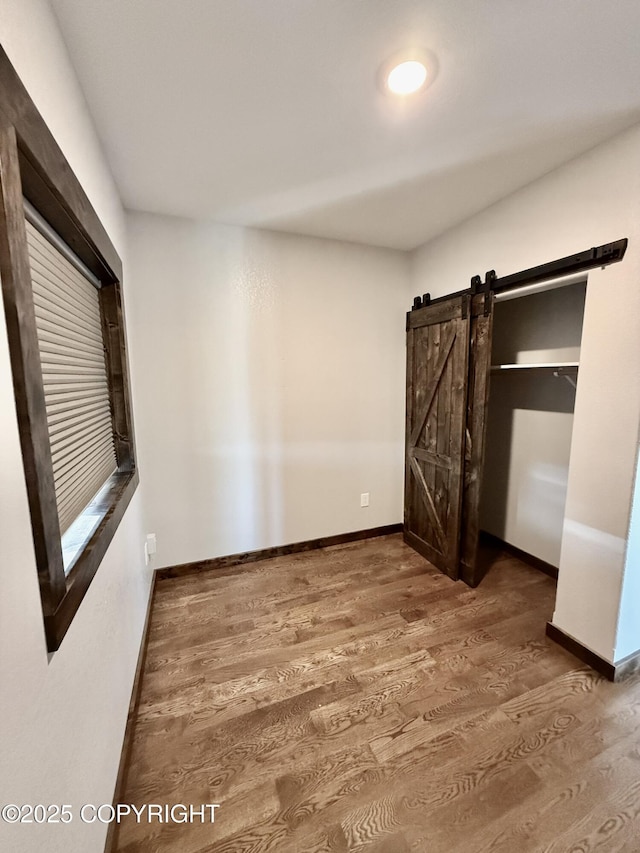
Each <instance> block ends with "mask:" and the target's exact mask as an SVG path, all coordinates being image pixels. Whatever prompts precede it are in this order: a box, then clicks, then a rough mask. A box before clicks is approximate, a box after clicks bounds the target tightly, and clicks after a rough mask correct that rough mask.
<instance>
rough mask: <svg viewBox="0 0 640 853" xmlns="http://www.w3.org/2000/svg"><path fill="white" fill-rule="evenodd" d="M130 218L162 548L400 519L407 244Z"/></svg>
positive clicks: (179, 556)
mask: <svg viewBox="0 0 640 853" xmlns="http://www.w3.org/2000/svg"><path fill="white" fill-rule="evenodd" d="M128 229H129V230H128V234H129V247H130V270H131V275H132V278H133V280H134V281H135V288H132V289H131V291H130V297H131V310H130V312H129V324H130V330H131V332H132V336H133V339H134V341H135V350H136V364H137V368H138V370H139V372H140V374H141V375H144V377H145V382H144V386H141V387H140V388H138V389H137V421H136V429H137V435H138V443H139V450H140V465H141V472H142V476H143V477H144V479H145V484H146V491H145V494H146V503H145V523H146V525H147V529H148V530H149V531H152V532H155V533H156V534H157V537H158V554H157V558H156V560H155V562H156V564H157V565H158V566H165V565H171V564H176V563H182V562H188V561H192V560H200V559H206V558H209V557H215V556H219V555H223V554H229V553H236V552H241V551H246V550H252V549H259V548H265V547H268V546H273V545H280V544H284V543H291V542H297V541H301V540H305V539H311V538H316V537H321V536H326V535H331V534H336V533H344V532H349V531H354V530H361V529H366V528H371V527H376V526H378V525H384V524H391V523H395V522H400V521H401V520H402V484H403V461H402V460H403V440H404V437H403V435H404V434H403V430H404V311H405V307H406V306H405V292H406V278H407V275H408V269H407V263H408V259H407V256H406V255H404V254H402V253H400V252H395V251H391V250H386V249H374V248H367V247H363V246H357V245H354V244H348V243H340V242H334V241H331V240H320V239H312V238H307V237H300V236H295V235H286V234H277V233H274V232H268V231H258V230H251V229H242V228H235V227H225V226H217V225H211V224H206V223H197V222H193V221H190V220H184V219H176V218H169V217H160V216H154V215H149V214H131V215H130V216H129V219H128ZM362 492H369V493H370V496H371V499H370V506H369V507H368V508H367V509H361V508H360V494H361V493H362Z"/></svg>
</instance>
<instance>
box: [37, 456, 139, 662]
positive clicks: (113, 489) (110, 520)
mask: <svg viewBox="0 0 640 853" xmlns="http://www.w3.org/2000/svg"><path fill="white" fill-rule="evenodd" d="M138 482H139V477H138V472H137V471H134V472H130V473H115V474H112V475H111V477H110V478H109V479H108V480H107V482H106V484H105V485H104V486H103V488H102V489H101V490H100V492H99V493H98V495H96V497H95V498H94V500H93V501H92V502H91V504H90V505H89V507H88V508H87V509H89V508H90V509H91V513H92V514H95V515H97V516H98V517H99V518H100V520H99V523H98V524H97V526H96V528H95V530H94V531H93V533H91V535H90V537H89V538H88V540H87V542H86V544H84V546H83V547H81V549H80V550H79V549H75V550H79V553H78V555H77V557H75V559H74V561H73V564H72V565H71V567H70V570H69V573H68V575H67V577H66V592H65V594H64V596H63V598H62V600H61V601H60V604H59V605H58V607H57V608H56V610H55V612H53V613H51V614H49V615H48V616H47V617H46V619H45V625H46V633H47V645H48V650H49V651H50V652H54V651H56V650H57V649H58V648H59V647H60V643H61V642H62V640H63V638H64V636H65V634H66V632H67V630H68V628H69V625H70V624H71V620H72V619H73V617H74V616H75V614H76V612H77V610H78V608H79V607H80V604H81V602H82V599H83V598H84V596H85V593H86V592H87V589H88V588H89V584H90V583H91V581H92V579H93V577H94V575H95V573H96V571H97V570H98V566H99V565H100V562H101V560H102V558H103V557H104V555H105V553H106V551H107V548H108V547H109V545H110V544H111V540H112V539H113V537H114V534H115V532H116V530H117V528H118V525H119V524H120V521H121V520H122V517H123V516H124V513H125V510H126V509H127V507H128V505H129V502H130V501H131V498H132V497H133V494H134V492H135V490H136V488H137V487H138Z"/></svg>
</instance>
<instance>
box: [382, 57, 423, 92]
mask: <svg viewBox="0 0 640 853" xmlns="http://www.w3.org/2000/svg"><path fill="white" fill-rule="evenodd" d="M426 81H427V69H426V68H425V66H424V65H423V64H422V62H419V61H418V60H417V59H408V60H407V61H406V62H401V63H400V64H399V65H396V66H395V68H392V69H391V71H390V72H389V73H388V75H387V88H388V89H389V91H390V92H393V94H394V95H412V94H413V93H414V92H418V91H419V90H420V89H422V87H423V86H424V84H425V83H426Z"/></svg>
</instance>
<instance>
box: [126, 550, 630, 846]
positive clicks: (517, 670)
mask: <svg viewBox="0 0 640 853" xmlns="http://www.w3.org/2000/svg"><path fill="white" fill-rule="evenodd" d="M554 591H555V586H554V582H553V580H552V579H550V578H549V577H547V576H546V575H544V574H542V573H541V572H539V571H536V570H535V569H532V568H530V567H527V566H526V565H524V564H523V563H521V562H519V561H518V560H517V559H515V558H513V557H509V556H507V555H504V554H502V555H498V557H497V558H496V560H495V562H494V564H493V566H492V568H491V570H490V571H489V573H488V575H487V577H486V578H485V580H484V582H483V583H482V585H481V586H480V587H479V588H478V589H475V590H472V589H470V588H468V587H466V586H464V585H463V584H462V583H455V582H453V581H451V580H449V578H447V577H445V576H444V575H442V574H440V573H439V572H437V571H436V570H435V569H433V568H432V567H431V566H430V565H429V564H428V563H427V562H426V561H425V560H424V559H423V558H422V557H420V556H418V555H417V554H416V553H415V552H413V551H412V550H411V549H409V548H408V547H407V546H405V545H404V544H403V542H402V539H401V537H400V536H399V535H395V536H388V537H383V538H379V539H373V540H367V541H364V542H358V543H354V544H352V545H346V546H339V547H335V548H328V549H325V550H323V551H316V552H311V553H305V554H300V555H292V556H287V557H282V558H276V559H273V560H267V561H264V562H261V563H255V564H253V565H252V566H250V567H243V568H240V569H236V570H233V569H230V570H224V571H221V572H216V573H211V574H199V575H194V576H191V577H183V578H178V579H168V580H163V581H160V582H159V583H158V588H157V595H156V602H155V606H154V609H153V613H152V618H151V628H150V637H149V648H148V656H147V662H146V667H145V672H144V676H143V681H142V695H141V702H140V708H139V713H138V718H137V721H136V728H135V734H134V741H133V747H132V753H131V765H130V769H129V774H128V781H127V787H126V790H125V794H124V797H123V798H122V802H124V803H135V804H136V805H138V806H140V805H142V804H143V803H158V804H170V805H173V804H176V803H183V804H186V805H189V804H194V805H200V804H202V803H219V804H220V808H219V809H218V810H217V812H216V818H215V823H214V824H213V825H211V824H210V823H200V822H199V821H196V822H194V823H187V824H177V823H166V824H161V823H158V822H155V821H154V822H152V823H148V822H147V821H146V820H144V821H141V822H140V823H137V822H136V821H135V819H132V818H127V819H125V821H124V822H123V823H122V824H121V825H120V828H119V832H118V833H117V836H116V845H117V850H119V851H122V853H133V851H145V853H156V851H172V852H173V851H176V853H177V851H179V853H205V851H206V853H209V851H211V853H231V851H233V852H234V853H240V851H242V852H243V853H263V851H265V853H266V851H269V853H274V852H275V853H330V851H331V853H346V851H358V852H359V851H363V853H365V851H366V853H405V851H418V853H439V852H440V851H442V853H457V851H460V853H489V851H491V852H492V853H497V852H498V851H501V853H521V851H546V853H552V852H553V853H569V851H575V853H578V851H580V853H587V851H593V850H599V851H606V853H610V851H628V853H632V851H633V853H638V851H639V850H640V676H635V677H634V678H632V679H630V680H629V681H627V682H625V683H623V684H617V685H615V684H611V683H609V682H608V681H606V680H604V679H603V678H602V677H601V676H599V675H597V674H596V673H595V672H593V671H591V670H590V669H588V668H587V667H585V666H583V665H582V664H580V663H579V662H578V661H577V660H576V659H575V658H573V657H572V656H571V655H569V654H568V653H567V652H565V651H564V650H562V649H561V648H560V647H559V646H557V645H555V644H554V643H552V642H551V641H550V640H548V639H547V638H546V637H545V623H546V621H547V620H548V619H549V618H550V617H551V613H552V609H553V599H554Z"/></svg>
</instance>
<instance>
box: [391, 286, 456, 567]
mask: <svg viewBox="0 0 640 853" xmlns="http://www.w3.org/2000/svg"><path fill="white" fill-rule="evenodd" d="M469 308H470V300H469V297H462V298H460V297H458V298H455V299H453V298H452V299H451V300H447V301H445V302H439V303H436V304H435V305H427V306H425V307H424V308H419V309H417V310H415V311H411V312H410V313H409V315H408V323H407V326H408V329H407V414H406V418H407V420H406V446H405V454H406V458H405V518H404V536H405V541H406V542H407V543H408V544H409V545H411V546H412V547H413V548H415V549H416V550H417V551H419V552H420V553H421V554H422V555H423V556H425V557H426V558H427V559H428V560H429V561H430V562H431V563H433V564H434V565H435V566H437V567H438V568H439V569H440V570H441V571H443V572H445V573H446V574H447V575H449V577H451V578H457V577H458V566H459V559H460V542H461V515H462V495H463V475H464V451H465V426H466V417H467V413H466V406H467V384H468V372H469V335H470V311H469Z"/></svg>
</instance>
